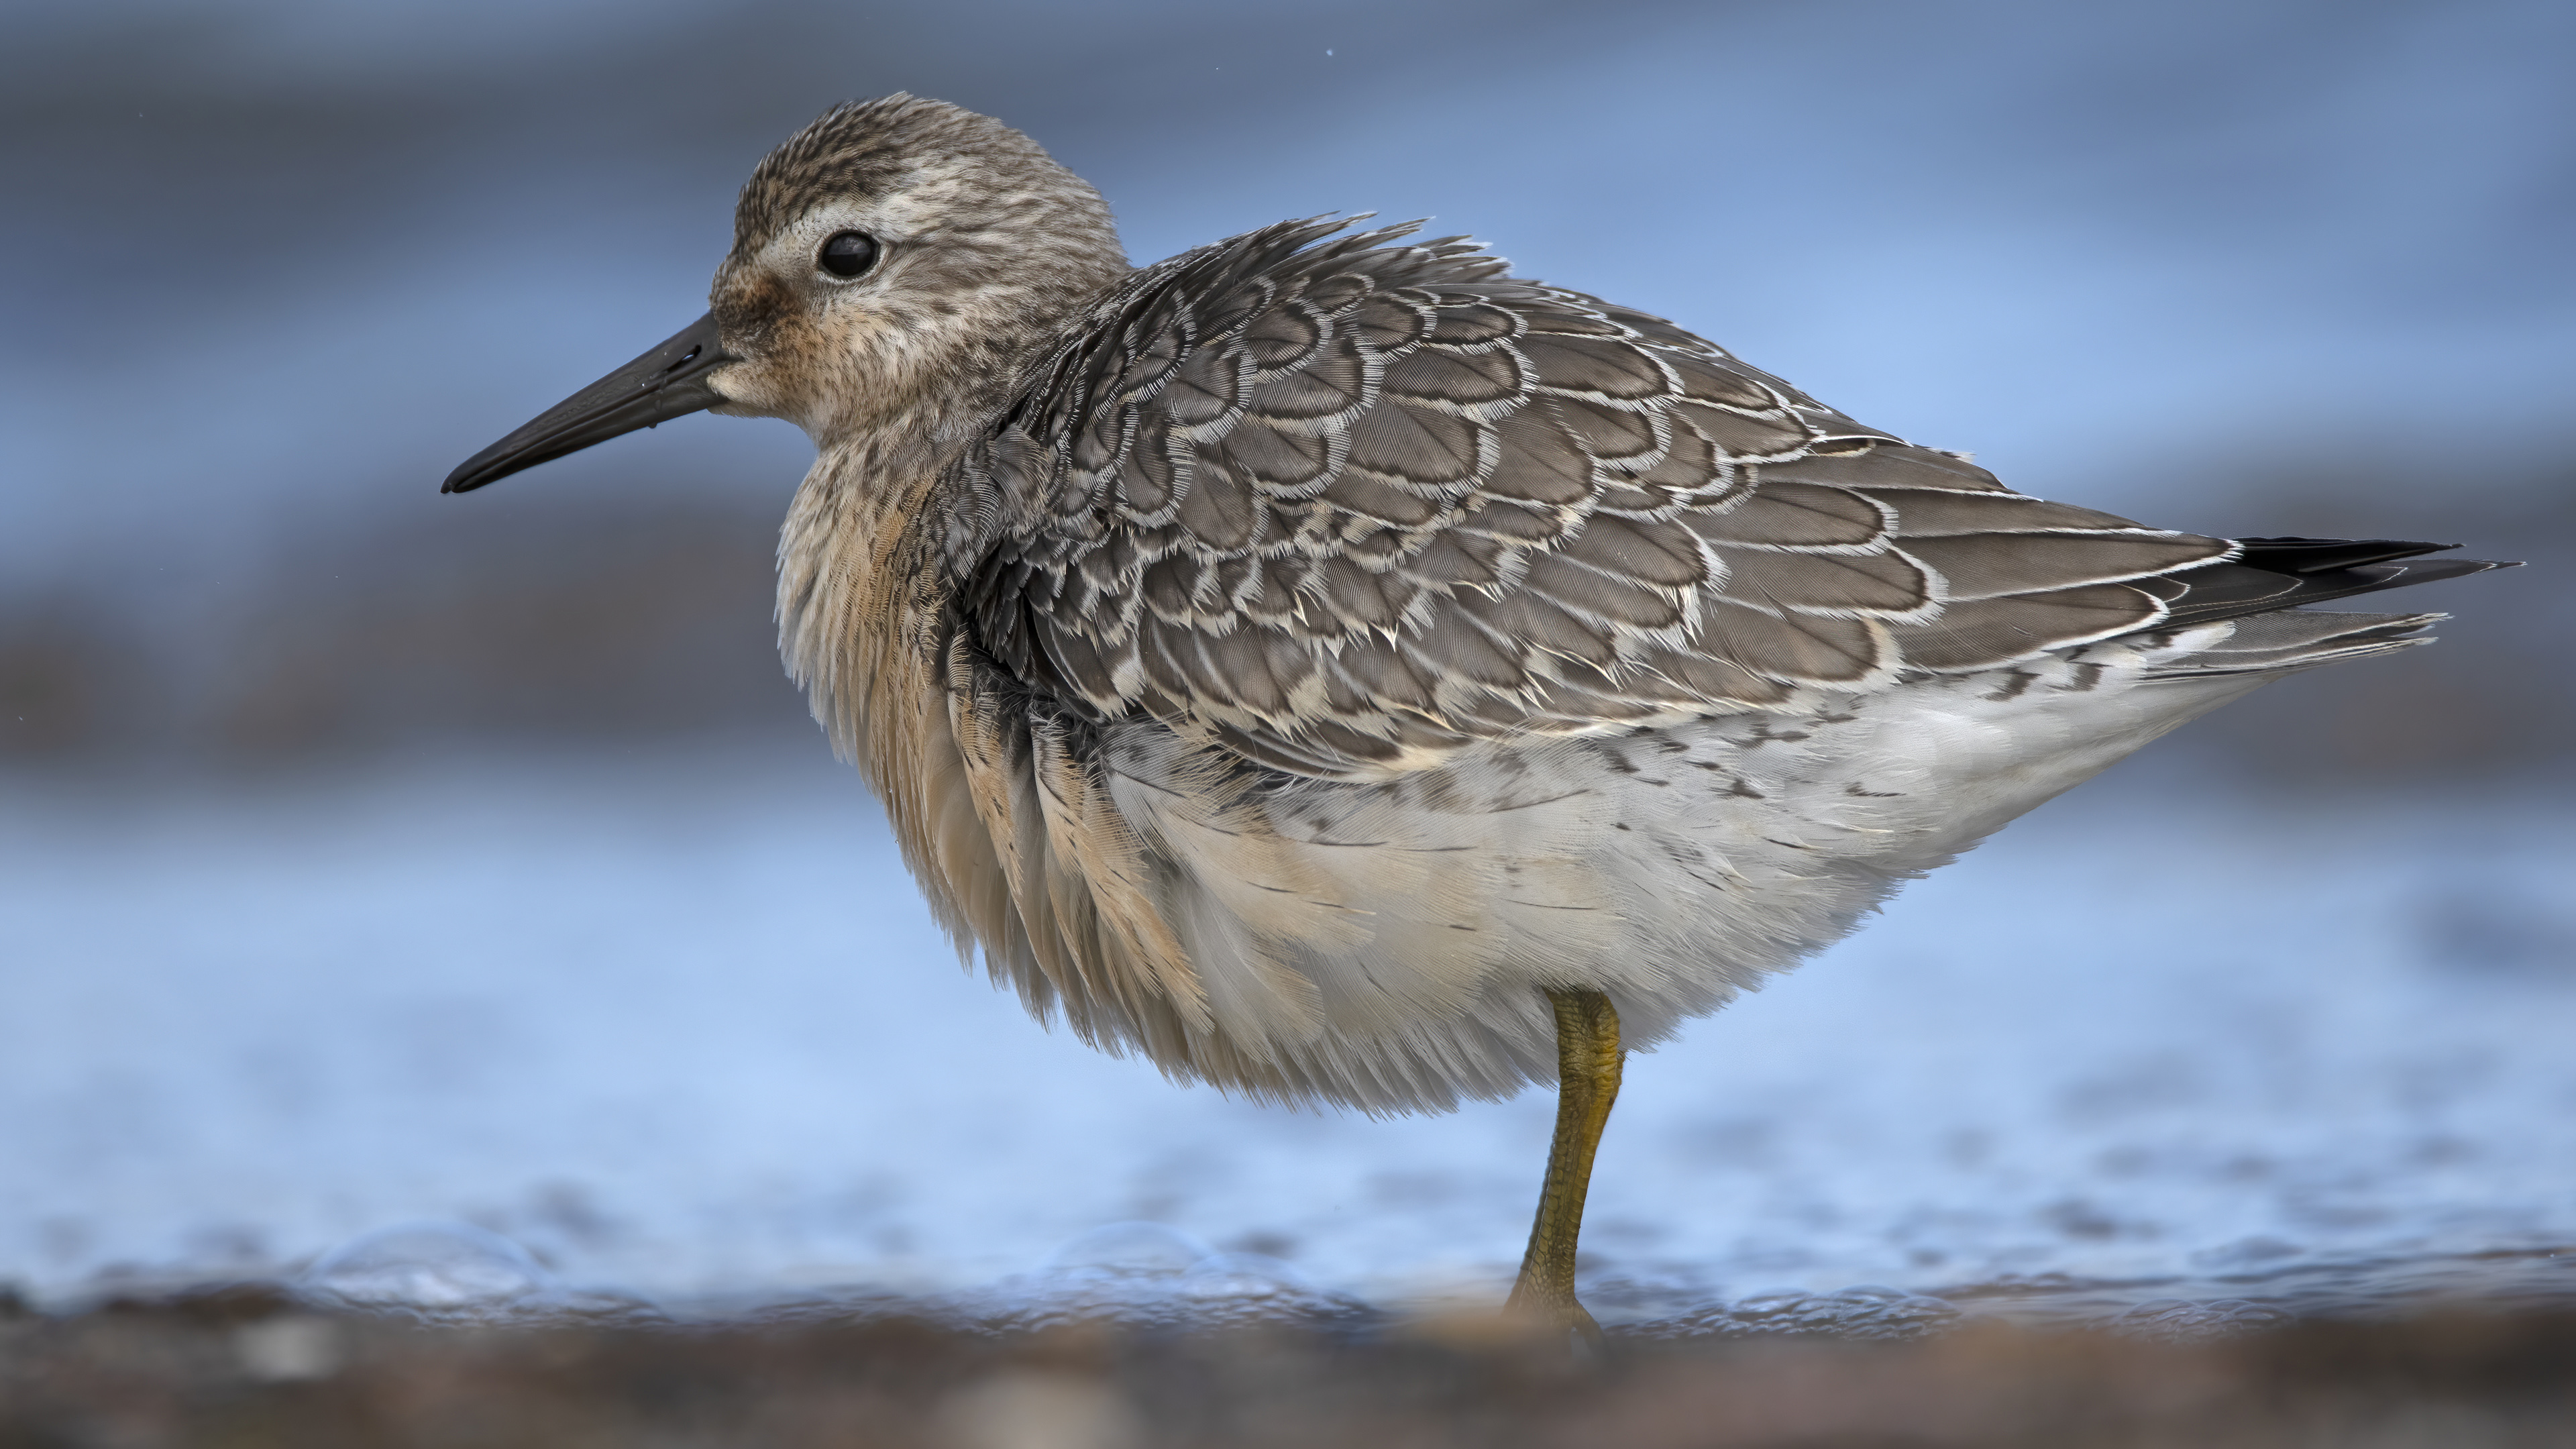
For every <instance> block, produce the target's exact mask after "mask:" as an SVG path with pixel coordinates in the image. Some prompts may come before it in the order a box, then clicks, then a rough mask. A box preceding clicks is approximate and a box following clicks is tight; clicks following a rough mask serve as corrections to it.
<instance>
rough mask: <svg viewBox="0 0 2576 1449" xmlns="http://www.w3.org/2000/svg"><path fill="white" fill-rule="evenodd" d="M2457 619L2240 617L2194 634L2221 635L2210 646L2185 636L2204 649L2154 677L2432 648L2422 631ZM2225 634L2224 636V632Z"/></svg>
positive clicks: (2261, 669) (2268, 669)
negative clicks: (2426, 645) (2442, 622)
mask: <svg viewBox="0 0 2576 1449" xmlns="http://www.w3.org/2000/svg"><path fill="white" fill-rule="evenodd" d="M2449 617H2451V616H2450V615H2448V614H2330V613H2324V612H2319V611H2312V610H2306V609H2282V610H2278V611H2276V612H2273V613H2269V614H2255V615H2251V616H2249V617H2246V618H2241V619H2234V620H2230V621H2228V622H2227V623H2226V624H2223V625H2220V626H2218V627H2216V628H2211V629H2207V630H2193V631H2191V633H2192V634H2203V635H2220V637H2216V638H2209V639H2207V640H2206V642H2203V640H2201V639H2194V638H2191V637H2190V635H2185V636H2183V638H2181V639H2178V640H2176V642H2177V643H2183V642H2188V643H2191V644H2195V645H2197V646H2198V647H2196V648H2193V649H2192V650H2191V652H2189V653H2187V654H2182V655H2178V656H2172V657H2168V658H2165V659H2161V660H2158V661H2157V662H2156V663H2155V664H2154V666H2152V667H2151V668H2149V669H2148V670H2147V671H2146V675H2145V677H2146V678H2148V679H2214V678H2218V677H2220V676H2223V675H2230V674H2279V673H2285V672H2287V671H2289V670H2293V669H2310V668H2314V667H2315V666H2317V665H2320V664H2340V663H2342V662H2343V661H2344V660H2347V659H2366V658H2368V657H2369V656H2371V655H2373V654H2391V653H2395V652H2396V651H2397V650H2400V649H2411V648H2413V647H2414V646H2416V645H2418V644H2430V643H2432V642H2433V636H2432V635H2430V634H2425V633H2422V632H2420V631H2421V630H2423V629H2424V628H2426V627H2427V626H2429V625H2433V624H2438V623H2440V622H2441V621H2442V620H2444V619H2447V618H2449ZM2222 630H2223V631H2224V632H2223V634H2222V633H2221V631H2222Z"/></svg>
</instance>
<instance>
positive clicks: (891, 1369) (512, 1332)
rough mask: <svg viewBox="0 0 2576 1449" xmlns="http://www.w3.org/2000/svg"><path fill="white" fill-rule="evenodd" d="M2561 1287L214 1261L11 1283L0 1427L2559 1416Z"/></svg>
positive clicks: (1135, 1436)
mask: <svg viewBox="0 0 2576 1449" xmlns="http://www.w3.org/2000/svg"><path fill="white" fill-rule="evenodd" d="M2571 1439H2576V1315H2571V1314H2570V1313H2568V1312H2567V1311H2565V1310H2564V1309H2555V1310H2546V1311H2534V1310H2522V1311H2503V1310H2496V1309H2484V1308H2479V1307H2476V1306H2471V1305H2461V1306H2453V1307H2438V1308H2434V1309H2430V1310H2427V1311H2424V1312H2421V1313H2419V1314H2417V1315H2415V1316H2411V1317H2405V1318H2397V1319H2382V1320H2370V1321H2319V1320H2310V1321H2304V1322H2295V1323H2290V1324H2287V1325H2283V1326H2279V1327H2274V1328H2269V1329H2264V1330H2260V1331H2254V1332H2244V1333H2238V1334H2234V1335H2229V1336H2223V1337H2211V1338H2201V1339H2196V1340H2195V1339H2188V1338H2186V1339H2181V1340H2166V1341H2158V1340H2156V1339H2153V1338H2145V1337H2135V1336H2121V1335H2117V1334H2112V1333H2104V1332H2044V1331H2035V1330H2031V1329H2027V1328H2017V1327H2012V1326H2009V1325H2005V1324H2002V1323H1998V1322H1995V1321H1992V1320H1984V1321H1976V1322H1972V1323H1970V1324H1969V1325H1967V1326H1964V1327H1959V1328H1955V1329H1952V1330H1950V1331H1947V1332H1943V1333H1939V1334H1936V1335H1932V1336H1928V1337H1923V1338H1918V1339H1913V1340H1910V1341H1903V1342H1893V1343H1886V1342H1881V1343H1864V1342H1855V1341H1851V1340H1847V1339H1836V1338H1830V1337H1801V1336H1789V1335H1781V1336H1773V1337H1756V1338H1735V1339H1727V1340H1723V1341H1718V1342H1698V1343H1690V1342H1681V1343H1676V1342H1669V1341H1664V1342H1657V1341H1645V1340H1638V1339H1614V1340H1613V1342H1612V1343H1611V1345H1610V1347H1609V1348H1608V1350H1607V1351H1606V1352H1604V1353H1602V1354H1601V1355H1600V1356H1598V1357H1597V1358H1594V1359H1592V1360H1590V1361H1588V1362H1578V1361H1573V1360H1570V1359H1569V1357H1568V1355H1567V1354H1566V1353H1565V1352H1564V1350H1563V1349H1561V1348H1556V1347H1552V1346H1550V1345H1547V1344H1545V1343H1541V1342H1536V1341H1532V1340H1528V1339H1523V1338H1516V1337H1513V1336H1511V1335H1510V1334H1508V1333H1507V1332H1505V1331H1504V1330H1503V1329H1502V1328H1501V1326H1500V1325H1499V1324H1498V1323H1497V1322H1496V1321H1495V1320H1492V1319H1490V1318H1484V1317H1461V1318H1453V1319H1446V1320H1437V1321H1430V1322H1412V1323H1405V1324H1399V1325H1395V1326H1391V1327H1387V1328H1384V1329H1382V1330H1377V1331H1372V1332H1369V1333H1367V1334H1365V1335H1363V1336H1357V1337H1355V1336H1352V1335H1351V1334H1348V1333H1329V1332H1324V1331H1318V1330H1312V1329H1305V1328H1299V1327H1294V1326H1285V1325H1283V1326H1277V1327H1265V1328H1242V1329H1232V1330H1225V1331H1214V1332H1159V1333H1156V1332H1142V1331H1135V1330H1129V1329H1121V1328H1118V1327H1115V1326H1112V1325H1107V1324H1074V1325H1070V1326H1064V1327H1057V1328H1051V1329H1047V1330H1044V1331H1040V1332H1035V1333H1024V1334H994V1333H988V1332H983V1331H977V1330H974V1329H970V1328H961V1327H957V1326H953V1325H947V1324H941V1323H934V1322H930V1321H926V1320H921V1319H912V1318H903V1317H856V1316H853V1317H844V1318H832V1317H828V1316H827V1317H821V1318H806V1319H802V1320H777V1321H766V1322H763V1321H744V1320H732V1321H722V1322H714V1323H698V1324H687V1325H659V1326H635V1325H627V1324H594V1323H582V1322H563V1323H554V1324H547V1325H533V1326H530V1325H523V1326H508V1327H458V1326H446V1327H441V1326H429V1325H419V1324H410V1323H405V1322H401V1321H397V1320H391V1319H382V1318H360V1317H343V1316H326V1315H322V1314H317V1313H315V1312H313V1311H312V1310H310V1309H308V1308H305V1307H302V1306H299V1305H298V1304H296V1303H295V1302H294V1301H292V1300H291V1299H288V1298H286V1297H284V1296H282V1295H280V1294H278V1293H277V1292H275V1291H274V1290H270V1289H265V1288H248V1287H235V1288H226V1289H212V1290H205V1291H201V1292H197V1293H194V1294H190V1295H185V1296H180V1297H176V1298H169V1299H161V1300H156V1301H123V1302H110V1303H107V1304H104V1305H102V1306H97V1307H94V1308H91V1309H88V1310H86V1311H82V1312H79V1313H75V1314H71V1315H67V1316H43V1315H38V1314H34V1313H31V1312H29V1311H27V1310H25V1309H23V1308H16V1309H8V1308H0V1446H6V1449H38V1446H43V1449H57V1446H63V1449H68V1446H90V1445H99V1446H107V1445H115V1446H119V1449H126V1446H132V1449H158V1446H164V1445H168V1446H194V1445H223V1446H278V1449H302V1446H316V1449H319V1446H335V1449H338V1446H379V1445H381V1446H388V1449H411V1446H424V1449H426V1446H446V1445H476V1446H490V1449H517V1446H529V1449H537V1446H544V1449H570V1446H589V1445H620V1446H624V1445H652V1446H672V1449H682V1446H689V1449H694V1446H700V1445H704V1446H717V1445H722V1446H727V1449H734V1446H777V1449H803V1446H808V1445H812V1446H824V1445H830V1446H836V1449H837V1446H858V1445H884V1446H913V1445H920V1446H957V1449H1126V1446H1138V1449H1145V1446H1154V1449H1160V1446H1185V1445H1186V1446H1197V1445H1247V1446H1271V1445H1278V1446H1291V1445H1297V1446H1303V1445H1328V1444H1333V1445H1339V1444H1348V1445H1390V1446H1394V1445H1402V1446H1422V1449H1432V1446H1449V1445H1458V1446H1470V1445H1473V1446H1498V1449H1509V1446H1523V1445H1527V1446H1533V1449H1535V1446H1552V1445H1569V1446H1570V1445H1617V1446H1622V1449H1662V1446H1672V1449H1681V1446H1700V1445H1708V1446H1720V1445H1724V1446H1736V1445H1741V1446H1792V1445H1794V1446H1801V1449H1826V1446H1854V1449H1858V1446H1896V1445H1924V1446H1931V1445H1962V1446H1966V1445H1997V1446H2022V1445H2028V1446H2033V1449H2038V1446H2049V1449H2080V1446H2091V1445H2106V1446H2107V1445H2120V1446H2137V1449H2147V1446H2162V1445H2191V1446H2194V1449H2234V1446H2246V1449H2254V1446H2275V1445H2336V1446H2344V1445H2355V1446H2371V1449H2411V1446H2418V1445H2422V1446H2428V1449H2429V1446H2443V1449H2451V1446H2469V1445H2477V1446H2488V1445H2497V1446H2503V1445H2513V1446H2520V1445H2530V1446H2543V1445H2563V1444H2567V1443H2569V1442H2571Z"/></svg>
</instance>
